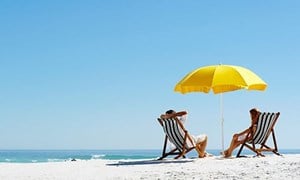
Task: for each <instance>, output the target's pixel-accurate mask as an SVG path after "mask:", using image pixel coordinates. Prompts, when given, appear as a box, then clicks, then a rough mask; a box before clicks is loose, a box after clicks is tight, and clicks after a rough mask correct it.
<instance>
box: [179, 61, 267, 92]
mask: <svg viewBox="0 0 300 180" xmlns="http://www.w3.org/2000/svg"><path fill="white" fill-rule="evenodd" d="M266 87H267V84H266V83H265V82H264V81H263V80H262V79H261V78H260V77H258V76H257V75H256V74H255V73H253V72H252V71H250V70H249V69H246V68H244V67H240V66H232V65H212V66H205V67H201V68H198V69H196V70H194V71H192V72H190V73H189V74H187V75H186V76H185V77H184V78H183V79H182V80H181V81H180V82H179V83H177V85H176V86H175V89H174V90H175V91H176V92H180V93H183V94H185V93H189V92H204V93H208V92H210V90H212V91H213V92H214V93H215V94H218V93H224V92H229V91H235V90H238V89H248V90H261V91H263V90H265V89H266Z"/></svg>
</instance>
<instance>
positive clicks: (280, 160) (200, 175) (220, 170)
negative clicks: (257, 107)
mask: <svg viewBox="0 0 300 180" xmlns="http://www.w3.org/2000/svg"><path fill="white" fill-rule="evenodd" d="M0 179H3V180H16V179H18V180H33V179H43V180H44V179H46V180H48V179H49V180H50V179H51V180H66V179H70V180H78V179H80V180H93V179H272V180H273V179H300V154H297V155H291V154H288V155H283V156H276V155H268V156H266V157H247V158H230V159H224V158H221V157H220V156H214V157H208V158H203V159H198V158H195V159H181V160H171V159H168V160H163V161H156V160H131V161H111V160H88V161H67V162H47V163H0Z"/></svg>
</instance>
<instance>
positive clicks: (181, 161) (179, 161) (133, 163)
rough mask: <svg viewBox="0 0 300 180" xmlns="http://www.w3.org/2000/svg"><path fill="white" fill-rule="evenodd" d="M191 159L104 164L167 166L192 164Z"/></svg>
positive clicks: (111, 164)
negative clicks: (170, 164) (169, 164)
mask: <svg viewBox="0 0 300 180" xmlns="http://www.w3.org/2000/svg"><path fill="white" fill-rule="evenodd" d="M193 161H194V160H193V159H184V160H156V159H152V160H137V161H118V162H116V163H110V164H106V165H108V166H128V165H147V164H168V163H188V162H193Z"/></svg>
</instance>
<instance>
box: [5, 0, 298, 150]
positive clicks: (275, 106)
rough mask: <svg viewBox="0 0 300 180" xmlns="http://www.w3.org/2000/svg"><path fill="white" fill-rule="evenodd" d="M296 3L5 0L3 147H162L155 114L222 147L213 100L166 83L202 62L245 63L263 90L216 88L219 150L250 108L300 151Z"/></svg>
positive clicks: (282, 141)
mask: <svg viewBox="0 0 300 180" xmlns="http://www.w3.org/2000/svg"><path fill="white" fill-rule="evenodd" d="M299 9H300V1H298V0H294V1H292V0H285V1H283V0H282V1H281V0H280V1H276V0H275V1H274V0H265V1H259V0H257V1H256V0H254V1H239V0H235V1H223V0H219V1H198V0H191V1H180V0H174V1H170V0H151V1H141V0H135V1H134V0H128V1H124V0H109V1H99V0H95V1H91V0H82V1H76V0H75V1H61V0H51V1H50V0H44V1H37V0H36V1H33V0H26V1H23V0H15V1H10V0H1V1H0V23H1V25H0V81H1V83H0V123H1V124H0V149H161V148H162V144H163V131H162V129H161V127H160V125H159V123H158V122H157V120H156V118H157V117H158V116H159V115H160V114H162V113H164V112H165V111H166V110H168V109H175V110H177V111H180V110H187V111H188V112H189V116H188V120H187V124H186V128H187V129H188V130H189V131H190V133H191V134H195V135H196V134H201V133H206V134H207V135H208V138H209V140H208V147H207V148H208V149H220V148H221V125H220V96H219V95H214V94H212V93H209V94H204V93H191V94H186V95H182V94H180V93H176V92H174V91H173V89H174V86H175V85H176V83H177V82H178V81H180V80H181V79H182V78H183V77H184V76H185V75H186V74H187V73H188V72H190V71H192V70H194V69H196V68H198V67H201V66H205V65H213V64H219V63H222V64H231V65H238V66H243V67H246V68H248V69H250V70H252V71H254V72H255V73H256V74H258V75H259V76H260V77H261V78H262V79H263V80H264V81H266V82H267V83H268V88H267V90H266V91H264V92H260V91H246V90H240V91H235V92H230V93H225V94H223V101H224V102H223V106H224V120H225V122H224V131H225V147H227V146H228V145H229V143H230V140H231V137H232V134H233V133H234V132H238V131H240V130H243V129H245V128H246V127H248V126H249V124H250V118H249V110H250V109H251V108H253V107H257V108H259V109H261V110H262V111H280V112H281V116H280V118H279V121H278V123H277V124H276V137H277V143H278V146H279V148H300V141H299V140H298V138H299V134H298V132H299V127H300V120H299V113H298V112H299V111H300V108H299V107H300V94H299V90H300V87H299V79H298V78H299V77H300V69H299V65H300V61H299V57H300V11H299Z"/></svg>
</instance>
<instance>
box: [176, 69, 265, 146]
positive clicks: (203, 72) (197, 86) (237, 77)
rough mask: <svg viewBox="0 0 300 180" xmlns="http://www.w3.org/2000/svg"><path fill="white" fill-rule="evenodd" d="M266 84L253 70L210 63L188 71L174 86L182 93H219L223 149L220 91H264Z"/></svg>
mask: <svg viewBox="0 0 300 180" xmlns="http://www.w3.org/2000/svg"><path fill="white" fill-rule="evenodd" d="M266 88H267V84H266V83H265V82H264V81H263V80H262V79H261V78H260V77H259V76H258V75H256V74H255V73H254V72H252V71H250V70H249V69H247V68H244V67H241V66H233V65H211V66H204V67H200V68H198V69H195V70H193V71H191V72H190V73H188V74H187V75H186V76H185V77H184V78H183V79H182V80H181V81H179V82H178V83H177V84H176V86H175V89H174V90H175V91H176V92H180V93H182V94H186V93H191V92H204V93H209V92H210V91H211V90H212V91H213V92H214V94H219V93H220V94H221V103H220V104H221V124H222V150H223V151H224V133H223V132H224V131H223V122H224V118H223V107H222V93H224V92H229V91H235V90H239V89H247V90H260V91H264V90H265V89H266Z"/></svg>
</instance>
